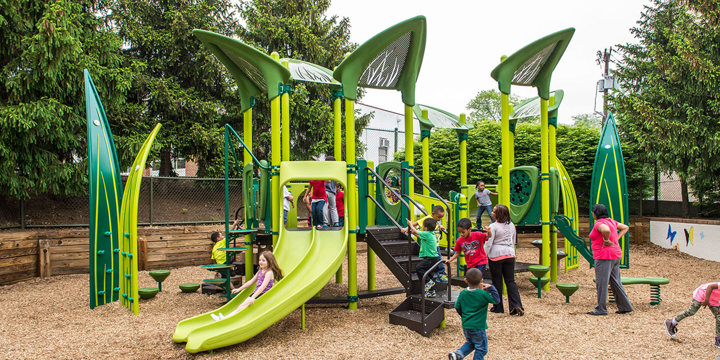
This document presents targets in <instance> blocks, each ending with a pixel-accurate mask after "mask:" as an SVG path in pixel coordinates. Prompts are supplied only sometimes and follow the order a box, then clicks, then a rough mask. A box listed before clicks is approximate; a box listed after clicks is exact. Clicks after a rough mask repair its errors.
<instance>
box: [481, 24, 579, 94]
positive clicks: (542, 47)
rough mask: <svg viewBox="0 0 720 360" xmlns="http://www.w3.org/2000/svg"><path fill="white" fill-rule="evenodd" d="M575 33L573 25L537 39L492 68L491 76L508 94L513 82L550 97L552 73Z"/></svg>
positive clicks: (501, 89) (502, 90)
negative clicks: (531, 87) (532, 88)
mask: <svg viewBox="0 0 720 360" xmlns="http://www.w3.org/2000/svg"><path fill="white" fill-rule="evenodd" d="M574 33H575V29H574V28H568V29H565V30H561V31H558V32H556V33H552V34H550V35H547V36H545V37H543V38H541V39H538V40H535V41H534V42H532V43H530V44H529V45H526V46H525V47H523V48H522V49H520V50H518V51H516V52H515V53H514V54H512V55H510V56H508V57H507V59H505V61H503V62H501V63H500V64H499V65H498V66H496V67H495V68H494V69H493V70H492V72H491V73H490V76H492V78H493V79H495V80H496V81H497V82H498V87H499V89H500V91H501V92H503V93H505V94H510V87H511V86H512V85H521V86H534V87H536V88H537V89H538V96H540V97H541V98H543V99H546V100H547V99H549V96H550V78H551V77H552V72H553V70H555V66H557V63H558V61H560V58H561V57H562V55H563V53H565V49H567V46H568V44H569V43H570V39H572V36H573V34H574Z"/></svg>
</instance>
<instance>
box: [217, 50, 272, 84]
mask: <svg viewBox="0 0 720 360" xmlns="http://www.w3.org/2000/svg"><path fill="white" fill-rule="evenodd" d="M225 55H226V56H227V57H228V58H230V59H231V60H232V61H233V62H235V63H236V64H238V65H240V66H238V69H239V70H240V71H242V73H243V74H245V76H247V78H248V79H250V81H252V82H253V84H254V85H255V86H256V87H257V88H258V89H259V90H260V91H261V92H267V90H268V87H267V83H266V82H265V77H263V74H262V71H260V69H258V68H257V67H256V66H254V65H252V64H250V63H249V62H247V61H246V60H245V59H243V58H242V57H240V56H237V55H236V54H235V53H233V52H229V51H227V52H225Z"/></svg>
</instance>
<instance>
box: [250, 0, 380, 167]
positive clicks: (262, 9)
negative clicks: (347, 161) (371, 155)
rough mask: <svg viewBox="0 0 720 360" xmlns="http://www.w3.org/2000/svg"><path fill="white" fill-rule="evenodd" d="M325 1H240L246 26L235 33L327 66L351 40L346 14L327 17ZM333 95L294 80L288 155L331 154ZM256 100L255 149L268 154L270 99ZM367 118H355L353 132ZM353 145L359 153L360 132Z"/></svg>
mask: <svg viewBox="0 0 720 360" xmlns="http://www.w3.org/2000/svg"><path fill="white" fill-rule="evenodd" d="M329 7H330V1H329V0H298V1H278V0H254V1H242V2H241V5H240V9H241V10H240V15H241V16H242V18H243V19H244V20H245V26H244V27H242V28H241V29H240V31H239V35H240V39H241V40H242V41H243V42H245V43H248V44H250V45H252V46H255V47H256V48H258V49H260V50H261V51H263V52H265V53H271V52H273V51H277V52H278V53H279V54H280V57H281V58H293V59H298V60H303V61H307V62H310V63H314V64H317V65H320V66H323V67H326V68H328V69H331V70H332V69H334V68H335V67H336V66H337V65H339V64H340V63H341V62H342V60H343V58H344V56H345V54H346V53H348V52H350V51H352V50H353V49H354V48H355V45H354V44H352V43H350V20H349V19H348V18H342V19H340V18H338V17H337V16H331V17H327V16H326V15H325V12H327V10H328V8H329ZM332 96H333V94H332V90H331V89H330V88H329V87H328V86H327V85H321V84H313V83H294V84H293V92H292V94H291V96H290V144H291V145H290V146H291V150H290V159H291V160H307V159H310V158H311V156H316V155H320V154H323V153H325V154H328V155H331V154H333V115H332V114H333V109H332V106H331V104H332V100H333V98H332ZM256 100H257V101H256V105H255V108H254V109H253V133H254V134H255V136H256V142H254V143H253V146H254V148H255V149H254V151H255V152H256V153H257V154H256V155H258V156H259V157H268V154H269V151H270V111H269V102H268V100H267V97H263V98H262V99H256ZM368 120H369V117H368V116H363V117H358V118H356V122H355V131H356V134H358V135H359V134H360V133H361V131H362V129H364V128H365V126H366V125H367V121H368ZM343 127H344V122H343ZM240 128H241V127H240ZM343 133H344V132H343ZM343 147H344V139H343ZM356 148H357V149H358V151H357V154H358V157H361V156H362V154H363V152H362V150H363V149H364V145H363V144H362V143H361V142H360V141H359V137H358V138H357V139H356ZM343 153H344V152H343ZM338 160H340V159H338Z"/></svg>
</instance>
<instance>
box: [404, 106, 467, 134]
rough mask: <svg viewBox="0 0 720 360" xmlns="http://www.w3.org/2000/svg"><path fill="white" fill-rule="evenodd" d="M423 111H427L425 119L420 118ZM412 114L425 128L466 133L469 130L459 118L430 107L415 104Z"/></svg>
mask: <svg viewBox="0 0 720 360" xmlns="http://www.w3.org/2000/svg"><path fill="white" fill-rule="evenodd" d="M423 110H427V113H428V118H427V119H425V118H423V116H422V112H423ZM413 113H414V114H415V117H417V118H418V120H419V121H420V124H421V125H425V126H427V127H436V128H438V129H453V130H464V131H468V130H469V129H470V127H469V126H467V125H466V124H463V123H461V122H460V117H459V116H457V115H455V114H452V113H449V112H447V111H445V110H441V109H438V108H435V107H432V106H428V105H423V104H415V106H413Z"/></svg>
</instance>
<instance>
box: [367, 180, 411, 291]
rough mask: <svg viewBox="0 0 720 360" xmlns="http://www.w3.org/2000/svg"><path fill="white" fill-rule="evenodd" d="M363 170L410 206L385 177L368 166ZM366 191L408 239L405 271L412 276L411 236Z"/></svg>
mask: <svg viewBox="0 0 720 360" xmlns="http://www.w3.org/2000/svg"><path fill="white" fill-rule="evenodd" d="M365 171H368V172H370V173H371V175H372V176H373V177H374V178H375V179H376V181H380V183H381V184H383V185H385V188H386V189H388V190H390V192H391V193H392V194H393V195H395V196H397V198H398V200H400V202H402V203H403V204H404V205H405V206H406V207H407V208H408V209H409V208H410V205H408V203H407V202H406V201H405V200H403V198H402V195H400V194H399V193H398V192H397V191H395V189H393V188H392V187H390V185H389V184H388V183H387V182H386V181H385V179H383V178H382V177H381V176H380V175H378V173H376V172H375V170H373V169H371V168H369V167H366V168H365ZM366 190H367V189H366ZM366 193H367V195H366V197H369V198H370V199H372V201H373V202H374V203H375V205H377V207H378V208H379V209H380V210H382V212H383V213H384V214H385V215H386V216H387V217H388V219H390V220H391V221H392V222H393V224H395V226H397V227H398V229H400V233H401V234H404V235H405V237H406V238H407V240H408V251H407V253H408V263H407V273H408V275H410V277H411V278H412V272H411V271H410V269H412V251H411V250H412V237H410V234H409V233H407V234H405V233H403V232H402V229H403V228H402V226H400V224H398V223H397V221H395V219H394V218H393V217H392V216H390V214H389V213H388V212H387V211H386V210H385V207H384V206H382V205H380V203H378V201H377V200H376V199H375V198H374V197H372V196H371V195H370V194H369V193H368V192H367V191H366Z"/></svg>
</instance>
